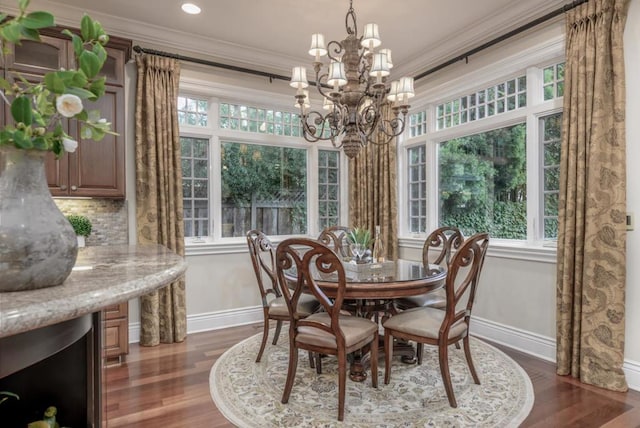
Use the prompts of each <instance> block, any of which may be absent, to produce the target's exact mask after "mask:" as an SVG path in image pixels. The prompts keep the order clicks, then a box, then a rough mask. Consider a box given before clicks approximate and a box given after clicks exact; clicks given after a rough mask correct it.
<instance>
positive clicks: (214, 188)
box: [209, 135, 222, 241]
mask: <svg viewBox="0 0 640 428" xmlns="http://www.w3.org/2000/svg"><path fill="white" fill-rule="evenodd" d="M210 144H211V177H212V178H213V179H212V180H211V186H210V188H211V190H210V197H211V199H210V203H209V207H210V210H211V222H212V223H213V224H212V225H211V229H210V230H211V231H212V232H213V233H212V237H213V240H214V241H217V240H219V239H220V237H221V236H222V205H221V201H222V171H221V167H220V166H221V163H222V159H221V155H220V138H219V137H218V136H217V135H213V136H212V137H211V140H210Z"/></svg>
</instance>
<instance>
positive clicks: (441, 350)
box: [438, 343, 458, 407]
mask: <svg viewBox="0 0 640 428" xmlns="http://www.w3.org/2000/svg"><path fill="white" fill-rule="evenodd" d="M447 351H448V347H447V344H446V343H441V344H439V345H438V359H439V360H440V374H441V375H442V383H444V389H445V391H446V392H447V398H448V399H449V405H450V406H451V407H458V404H457V403H456V397H455V396H454V394H453V385H452V384H451V374H450V373H449V356H448V352H447Z"/></svg>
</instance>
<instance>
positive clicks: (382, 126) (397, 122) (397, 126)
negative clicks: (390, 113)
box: [369, 117, 406, 146]
mask: <svg viewBox="0 0 640 428" xmlns="http://www.w3.org/2000/svg"><path fill="white" fill-rule="evenodd" d="M405 124H406V120H404V119H401V118H399V117H394V118H393V119H390V120H385V119H382V120H381V121H380V123H379V125H378V127H377V130H378V131H380V132H382V133H383V134H384V135H386V136H387V137H388V139H387V140H386V141H381V142H378V141H376V140H375V139H373V140H369V141H370V142H371V143H372V144H375V145H377V146H382V145H385V144H388V143H389V142H391V140H393V139H394V138H395V137H398V136H400V134H402V133H403V132H404V128H405ZM389 128H391V129H389Z"/></svg>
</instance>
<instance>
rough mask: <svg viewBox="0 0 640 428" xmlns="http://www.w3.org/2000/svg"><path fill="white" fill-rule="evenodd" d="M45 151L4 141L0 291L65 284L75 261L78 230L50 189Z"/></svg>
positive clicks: (0, 187)
mask: <svg viewBox="0 0 640 428" xmlns="http://www.w3.org/2000/svg"><path fill="white" fill-rule="evenodd" d="M45 156H46V152H43V151H39V150H20V149H16V148H15V147H8V146H0V292H3V291H4V292H6V291H22V290H34V289H37V288H44V287H51V286H55V285H59V284H62V283H63V282H64V280H65V279H66V278H67V277H68V276H69V274H70V273H71V269H72V268H73V265H74V264H75V262H76V256H77V255H78V242H77V239H76V234H75V233H74V231H73V228H72V227H71V224H70V223H69V221H68V220H67V219H66V218H65V217H64V215H63V214H62V213H61V212H60V210H59V209H58V207H57V205H56V204H55V203H54V202H53V199H52V198H51V193H49V188H48V187H47V180H46V175H45V168H44V161H45ZM0 299H2V297H0Z"/></svg>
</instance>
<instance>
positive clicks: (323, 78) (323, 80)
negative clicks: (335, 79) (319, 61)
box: [316, 69, 331, 99]
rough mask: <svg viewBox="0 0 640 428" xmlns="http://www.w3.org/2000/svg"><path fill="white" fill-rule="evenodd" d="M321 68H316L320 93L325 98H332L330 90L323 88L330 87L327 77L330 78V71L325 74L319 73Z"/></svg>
mask: <svg viewBox="0 0 640 428" xmlns="http://www.w3.org/2000/svg"><path fill="white" fill-rule="evenodd" d="M319 73H320V69H317V70H316V89H318V93H319V94H320V95H322V96H323V97H325V98H328V99H331V97H330V96H329V93H328V92H325V91H324V89H323V88H327V87H329V85H327V79H328V78H329V72H326V73H324V74H319Z"/></svg>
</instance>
